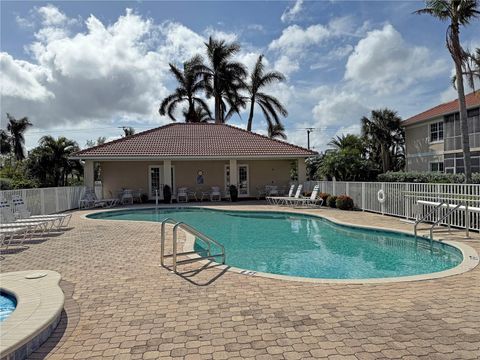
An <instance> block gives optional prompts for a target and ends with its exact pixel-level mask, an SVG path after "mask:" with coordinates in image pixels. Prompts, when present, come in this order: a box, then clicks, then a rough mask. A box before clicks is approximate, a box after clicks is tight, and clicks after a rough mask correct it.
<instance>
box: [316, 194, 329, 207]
mask: <svg viewBox="0 0 480 360" xmlns="http://www.w3.org/2000/svg"><path fill="white" fill-rule="evenodd" d="M329 196H330V194H328V193H324V192H321V193H320V194H318V197H319V198H320V199H322V200H323V206H327V199H328V197H329Z"/></svg>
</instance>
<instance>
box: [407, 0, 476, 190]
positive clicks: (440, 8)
mask: <svg viewBox="0 0 480 360" xmlns="http://www.w3.org/2000/svg"><path fill="white" fill-rule="evenodd" d="M477 5H478V4H477V0H427V1H426V7H425V8H424V9H420V10H417V11H416V13H417V14H428V15H432V16H434V17H436V18H438V19H439V20H441V21H449V22H450V24H449V25H448V27H447V32H446V42H447V48H448V51H449V52H450V55H451V56H452V59H453V62H454V64H455V76H456V82H457V84H456V85H457V86H456V88H457V93H458V102H459V103H460V123H461V128H462V147H463V158H464V163H465V181H466V182H467V183H470V182H471V181H472V167H471V159H470V141H469V135H468V119H467V105H466V102H465V88H464V85H463V72H464V71H463V68H464V65H465V61H466V58H465V53H466V52H465V51H464V50H463V48H462V45H461V43H460V26H466V25H468V24H469V23H470V21H471V20H473V19H474V18H475V17H477V16H478V15H480V12H479V11H478V10H477Z"/></svg>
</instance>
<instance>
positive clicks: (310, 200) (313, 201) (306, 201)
mask: <svg viewBox="0 0 480 360" xmlns="http://www.w3.org/2000/svg"><path fill="white" fill-rule="evenodd" d="M319 190H320V185H315V186H314V188H313V191H312V194H311V195H310V197H307V198H304V197H299V198H298V199H291V200H290V203H289V204H290V205H294V206H295V205H302V206H306V205H317V204H318V203H320V206H321V205H322V204H323V199H317V197H318V192H319Z"/></svg>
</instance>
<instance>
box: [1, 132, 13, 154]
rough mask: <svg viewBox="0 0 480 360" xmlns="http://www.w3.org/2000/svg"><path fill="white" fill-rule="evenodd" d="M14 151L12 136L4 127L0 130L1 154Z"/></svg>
mask: <svg viewBox="0 0 480 360" xmlns="http://www.w3.org/2000/svg"><path fill="white" fill-rule="evenodd" d="M11 151H12V142H11V139H10V136H8V134H7V132H6V131H5V130H3V129H1V130H0V154H1V155H7V154H10V152H11Z"/></svg>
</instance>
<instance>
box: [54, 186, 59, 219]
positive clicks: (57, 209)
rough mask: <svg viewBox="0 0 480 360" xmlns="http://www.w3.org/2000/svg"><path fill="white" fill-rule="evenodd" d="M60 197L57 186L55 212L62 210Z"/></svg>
mask: <svg viewBox="0 0 480 360" xmlns="http://www.w3.org/2000/svg"><path fill="white" fill-rule="evenodd" d="M59 201H60V199H59V196H58V187H56V188H55V212H57V213H58V212H60V203H59Z"/></svg>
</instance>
